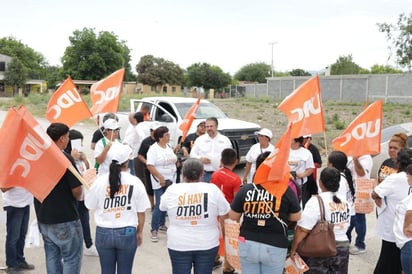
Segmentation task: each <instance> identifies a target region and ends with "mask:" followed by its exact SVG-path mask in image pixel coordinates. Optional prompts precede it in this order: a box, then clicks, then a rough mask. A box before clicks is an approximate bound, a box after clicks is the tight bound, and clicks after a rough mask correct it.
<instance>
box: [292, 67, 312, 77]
mask: <svg viewBox="0 0 412 274" xmlns="http://www.w3.org/2000/svg"><path fill="white" fill-rule="evenodd" d="M290 75H291V76H312V74H310V73H309V72H307V71H306V70H303V69H300V68H297V69H293V70H291V71H290Z"/></svg>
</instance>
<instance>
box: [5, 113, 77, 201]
mask: <svg viewBox="0 0 412 274" xmlns="http://www.w3.org/2000/svg"><path fill="white" fill-rule="evenodd" d="M0 151H1V157H0V168H1V172H0V186H1V187H13V186H20V187H23V188H25V189H27V190H28V191H30V192H31V193H32V194H33V195H34V196H35V197H36V198H37V199H38V200H39V201H43V200H44V199H45V198H46V197H47V195H48V194H49V193H50V191H52V189H53V188H54V187H55V185H56V184H57V182H58V181H59V180H60V178H61V177H62V176H63V174H64V173H65V172H66V169H67V168H68V167H70V166H71V163H70V162H69V160H68V159H67V158H66V157H65V156H64V154H63V153H62V152H61V151H60V149H59V148H58V147H57V146H56V145H55V143H54V142H53V141H52V140H51V139H50V137H49V136H48V135H47V133H46V132H45V131H44V130H43V129H42V127H41V126H40V125H39V123H38V122H37V121H36V120H35V119H34V118H33V116H32V115H31V114H30V113H29V112H28V111H27V110H26V109H25V108H24V107H23V106H21V107H19V108H18V109H15V108H11V109H10V110H9V111H8V113H7V116H6V118H5V120H4V122H3V126H2V127H1V129H0Z"/></svg>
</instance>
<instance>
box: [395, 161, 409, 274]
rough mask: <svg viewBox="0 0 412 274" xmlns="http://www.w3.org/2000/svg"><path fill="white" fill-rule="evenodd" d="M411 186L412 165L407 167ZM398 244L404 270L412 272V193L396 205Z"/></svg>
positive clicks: (406, 272) (407, 273)
mask: <svg viewBox="0 0 412 274" xmlns="http://www.w3.org/2000/svg"><path fill="white" fill-rule="evenodd" d="M406 176H407V178H408V183H409V187H410V188H411V187H412V165H409V166H408V167H407V168H406ZM393 233H394V234H395V238H396V246H397V247H398V248H399V249H400V250H401V264H402V271H403V273H405V274H412V195H408V196H407V197H406V198H405V199H403V200H402V201H401V202H400V203H399V204H398V205H397V206H396V216H395V221H394V222H393Z"/></svg>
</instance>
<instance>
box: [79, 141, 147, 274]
mask: <svg viewBox="0 0 412 274" xmlns="http://www.w3.org/2000/svg"><path fill="white" fill-rule="evenodd" d="M131 154H132V149H131V148H130V147H129V146H127V145H120V146H119V148H118V149H117V150H116V151H115V152H114V153H113V156H112V163H111V164H110V172H109V173H106V174H101V175H100V176H99V177H97V178H96V180H95V181H94V183H93V185H92V187H91V188H90V190H89V191H87V192H86V195H85V204H86V207H87V208H89V209H92V210H94V219H95V222H96V243H95V244H96V248H97V251H98V253H99V258H100V267H101V273H102V274H114V273H132V267H133V260H134V256H135V253H136V249H137V247H138V246H140V245H141V244H142V240H143V236H142V232H143V226H144V222H145V211H146V209H148V208H150V202H149V198H148V197H147V194H146V189H145V187H144V185H143V183H142V182H141V181H140V180H139V178H137V177H136V176H133V175H131V174H130V172H129V167H128V163H129V159H130V158H131Z"/></svg>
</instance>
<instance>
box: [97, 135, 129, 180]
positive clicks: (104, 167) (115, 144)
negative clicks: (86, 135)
mask: <svg viewBox="0 0 412 274" xmlns="http://www.w3.org/2000/svg"><path fill="white" fill-rule="evenodd" d="M104 138H105V141H106V144H108V143H109V142H110V141H109V139H107V138H106V137H104ZM120 146H122V144H121V143H120V142H119V140H117V139H116V140H113V141H112V146H111V147H110V149H109V151H108V152H107V155H106V159H104V161H103V162H102V163H101V164H100V165H99V169H98V173H99V175H101V174H105V173H108V172H109V171H110V164H111V163H112V159H113V154H114V151H115V150H116V149H118V148H119V147H120ZM104 147H105V146H104V144H103V138H101V139H100V140H99V141H98V142H97V143H96V146H95V147H94V158H95V159H96V158H97V156H99V155H100V154H101V153H102V151H103V149H104Z"/></svg>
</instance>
